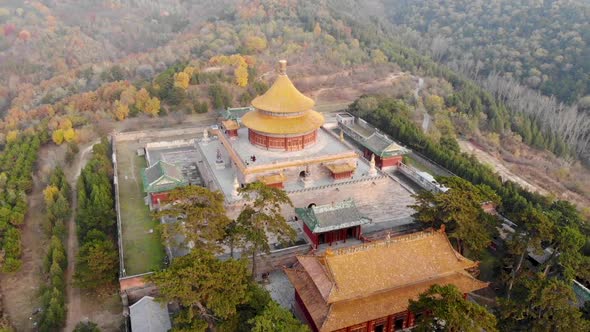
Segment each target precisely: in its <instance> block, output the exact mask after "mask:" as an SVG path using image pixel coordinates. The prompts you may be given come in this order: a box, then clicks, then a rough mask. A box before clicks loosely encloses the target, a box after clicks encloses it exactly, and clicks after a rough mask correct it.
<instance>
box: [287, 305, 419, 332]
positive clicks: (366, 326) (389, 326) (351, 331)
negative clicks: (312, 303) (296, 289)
mask: <svg viewBox="0 0 590 332" xmlns="http://www.w3.org/2000/svg"><path fill="white" fill-rule="evenodd" d="M298 303H300V304H299V306H300V307H303V305H302V303H303V302H298ZM303 312H304V313H307V310H305V309H303ZM306 317H307V315H306ZM399 318H403V320H404V321H403V324H402V325H403V326H402V327H401V328H398V329H396V328H395V321H396V320H397V319H399ZM308 320H309V319H308ZM414 325H415V316H414V314H412V313H411V312H408V311H403V312H398V313H395V314H392V315H389V316H386V317H381V318H378V319H374V320H370V321H367V322H364V323H361V324H356V325H353V326H349V327H346V328H343V329H340V330H336V331H332V332H373V331H375V327H379V326H383V331H384V332H394V331H401V330H403V329H407V328H411V327H413V326H414ZM312 329H313V326H312ZM314 331H317V330H314Z"/></svg>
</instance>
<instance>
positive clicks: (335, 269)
mask: <svg viewBox="0 0 590 332" xmlns="http://www.w3.org/2000/svg"><path fill="white" fill-rule="evenodd" d="M297 261H298V264H296V266H295V267H293V268H291V269H286V270H285V272H286V274H287V276H288V278H289V280H290V281H291V283H292V284H293V286H294V288H295V300H296V303H297V306H298V307H299V309H300V311H302V312H303V314H304V316H305V318H306V319H307V321H308V323H309V325H310V327H311V328H312V330H313V331H315V332H318V331H319V332H332V331H337V332H390V331H399V330H402V329H406V328H411V327H412V326H414V322H415V317H416V314H420V313H412V312H408V305H409V300H410V299H417V298H418V296H419V294H420V293H423V292H424V291H426V290H427V289H428V288H429V287H430V286H432V285H434V284H440V285H446V284H453V285H455V286H457V287H458V288H459V290H461V291H462V292H463V293H465V294H467V293H470V292H473V291H475V290H479V289H482V288H485V287H487V285H488V284H487V283H484V282H481V281H479V280H477V279H475V278H474V277H473V276H472V274H471V273H470V272H472V273H473V272H476V270H477V266H478V263H476V262H473V261H471V260H469V259H467V258H465V257H463V256H461V255H460V254H459V253H457V252H456V251H455V250H454V249H453V247H452V246H451V243H450V242H449V240H448V238H447V236H446V234H445V233H444V229H443V230H439V231H432V230H428V231H423V232H417V233H412V234H408V235H402V236H398V237H393V238H386V239H384V240H379V241H375V242H370V243H365V244H362V245H358V246H353V247H348V248H342V249H337V250H330V249H328V250H327V251H326V252H325V253H324V254H321V255H302V256H298V257H297Z"/></svg>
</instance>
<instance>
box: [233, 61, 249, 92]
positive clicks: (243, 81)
mask: <svg viewBox="0 0 590 332" xmlns="http://www.w3.org/2000/svg"><path fill="white" fill-rule="evenodd" d="M234 76H235V78H236V84H237V85H238V86H240V87H242V88H243V87H245V86H246V85H248V70H247V69H246V67H244V66H239V67H238V68H236V69H235V70H234Z"/></svg>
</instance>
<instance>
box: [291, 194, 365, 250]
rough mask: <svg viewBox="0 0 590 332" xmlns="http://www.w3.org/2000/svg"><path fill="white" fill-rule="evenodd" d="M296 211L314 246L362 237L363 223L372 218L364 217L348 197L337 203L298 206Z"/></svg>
mask: <svg viewBox="0 0 590 332" xmlns="http://www.w3.org/2000/svg"><path fill="white" fill-rule="evenodd" d="M295 213H296V214H297V216H298V217H299V219H301V220H302V221H303V231H304V232H305V234H306V235H307V237H308V238H309V239H310V240H311V243H312V245H313V247H314V248H317V247H318V246H319V245H320V244H323V243H328V244H330V245H332V243H334V242H338V241H344V242H346V239H349V238H354V239H360V236H361V234H362V230H361V225H363V224H366V223H368V222H370V221H371V220H370V219H368V218H365V217H363V216H362V215H361V214H360V213H359V211H358V210H357V208H356V205H355V204H354V201H353V200H352V199H348V200H345V201H342V202H339V203H336V204H327V205H320V206H313V205H312V206H310V207H308V208H296V209H295Z"/></svg>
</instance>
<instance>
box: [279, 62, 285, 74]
mask: <svg viewBox="0 0 590 332" xmlns="http://www.w3.org/2000/svg"><path fill="white" fill-rule="evenodd" d="M279 75H287V60H285V59H281V60H279Z"/></svg>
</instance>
